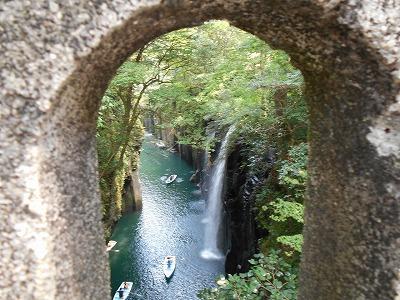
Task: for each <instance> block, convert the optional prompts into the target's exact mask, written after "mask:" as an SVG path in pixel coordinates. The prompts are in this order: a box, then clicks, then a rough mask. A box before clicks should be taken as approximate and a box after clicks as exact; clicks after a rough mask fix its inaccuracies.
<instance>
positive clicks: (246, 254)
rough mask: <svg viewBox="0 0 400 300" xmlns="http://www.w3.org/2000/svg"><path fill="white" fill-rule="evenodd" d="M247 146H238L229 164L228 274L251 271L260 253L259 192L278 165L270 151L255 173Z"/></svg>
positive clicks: (227, 214) (226, 267)
mask: <svg viewBox="0 0 400 300" xmlns="http://www.w3.org/2000/svg"><path fill="white" fill-rule="evenodd" d="M249 161H250V158H249V157H248V154H247V151H246V146H245V145H244V144H242V143H241V142H237V143H235V145H234V149H233V151H232V152H231V153H230V155H229V157H228V161H227V173H226V175H227V180H226V187H225V191H226V193H225V198H224V204H225V211H226V228H227V232H226V233H227V245H228V250H227V255H226V262H225V271H226V273H229V274H233V273H238V272H246V271H248V269H249V267H250V264H249V262H248V260H249V259H250V258H251V257H252V256H253V255H254V254H255V252H256V250H257V241H258V239H259V238H260V234H261V233H260V231H259V229H258V228H257V226H256V222H255V218H256V208H255V200H256V194H257V191H258V189H259V188H260V187H261V186H262V185H263V184H264V182H265V180H266V179H267V177H268V174H269V171H270V169H271V167H272V165H273V162H274V151H272V150H271V151H269V153H266V154H265V155H264V157H263V158H261V159H260V162H259V163H260V164H262V165H263V166H264V168H261V171H258V172H254V171H253V170H252V168H250V167H248V165H249Z"/></svg>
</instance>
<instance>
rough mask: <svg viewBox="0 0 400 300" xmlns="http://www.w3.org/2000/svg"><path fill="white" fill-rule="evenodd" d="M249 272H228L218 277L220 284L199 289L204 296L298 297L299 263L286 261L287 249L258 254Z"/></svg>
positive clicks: (213, 298) (214, 299) (287, 299)
mask: <svg viewBox="0 0 400 300" xmlns="http://www.w3.org/2000/svg"><path fill="white" fill-rule="evenodd" d="M249 262H250V264H251V265H252V267H251V269H250V271H248V272H247V273H240V274H238V275H237V274H235V275H228V277H227V278H225V277H223V278H220V279H218V280H217V284H218V288H212V289H205V290H203V291H201V292H200V293H199V295H198V296H199V298H200V299H204V300H225V299H226V300H228V299H229V300H230V299H251V300H261V299H275V300H294V299H296V295H297V292H296V291H297V285H298V283H297V273H298V269H297V267H295V266H293V265H291V264H289V263H288V262H287V261H285V259H284V256H283V253H282V252H280V251H276V250H271V251H270V253H269V254H268V255H263V254H262V253H259V254H256V255H254V258H252V259H250V260H249Z"/></svg>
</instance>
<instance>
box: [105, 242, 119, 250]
mask: <svg viewBox="0 0 400 300" xmlns="http://www.w3.org/2000/svg"><path fill="white" fill-rule="evenodd" d="M116 244H117V242H116V241H109V242H108V244H107V252H108V251H110V250H111V249H112V248H113V247H114V246H115V245H116Z"/></svg>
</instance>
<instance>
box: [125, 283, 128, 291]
mask: <svg viewBox="0 0 400 300" xmlns="http://www.w3.org/2000/svg"><path fill="white" fill-rule="evenodd" d="M127 288H128V283H127V282H126V281H125V282H124V289H125V290H126V289H127Z"/></svg>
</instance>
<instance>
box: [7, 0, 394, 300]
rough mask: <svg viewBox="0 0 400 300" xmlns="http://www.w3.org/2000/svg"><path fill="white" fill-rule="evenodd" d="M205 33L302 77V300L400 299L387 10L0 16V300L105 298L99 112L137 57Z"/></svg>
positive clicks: (315, 1)
mask: <svg viewBox="0 0 400 300" xmlns="http://www.w3.org/2000/svg"><path fill="white" fill-rule="evenodd" d="M209 19H228V20H230V21H231V22H232V24H234V25H236V26H238V27H240V28H242V29H245V30H247V31H249V32H252V33H254V34H256V35H257V36H259V37H260V38H262V39H264V40H265V41H267V42H268V43H270V44H271V45H272V46H274V47H278V48H281V49H284V50H286V51H287V52H288V54H289V55H290V56H291V57H292V59H293V63H294V64H295V65H296V66H297V67H298V68H300V69H301V70H302V72H303V74H304V76H305V78H306V82H307V93H308V95H309V104H310V111H311V129H310V138H311V151H310V152H311V158H310V174H311V179H310V182H309V193H308V194H309V199H308V200H307V203H306V226H305V232H304V233H305V245H304V255H303V261H302V266H301V288H300V295H299V299H398V297H400V291H399V290H400V287H399V281H400V278H399V277H400V274H399V267H400V253H399V251H400V235H399V225H400V224H399V223H400V218H399V216H400V214H399V207H400V204H399V203H400V187H399V178H400V171H399V169H400V167H399V164H400V162H399V160H400V151H399V149H400V141H399V139H400V138H399V130H400V114H399V110H400V60H399V57H400V40H399V39H400V34H399V33H400V30H399V24H400V3H399V2H398V1H397V0H391V1H386V0H368V1H361V0H353V1H350V0H349V1H344V0H343V1H339V0H337V1H336V0H301V1H291V0H282V1H275V0H264V1H262V0H242V1H240V0H205V1H189V0H163V1H156V0H154V1H136V0H131V1H117V0H115V1H111V0H109V1H106V0H98V1H94V0H86V1H79V0H70V1H61V0H59V1H45V0H38V1H24V0H14V1H13V0H12V1H7V2H4V3H2V4H1V8H0V33H1V34H0V52H1V53H2V59H1V60H0V70H1V71H0V72H1V73H0V77H1V85H0V95H1V100H0V165H1V168H0V244H1V248H0V266H1V267H0V278H1V280H0V290H1V293H0V299H9V298H11V297H13V298H15V296H13V295H15V291H16V290H18V296H17V298H19V299H81V298H86V299H89V298H92V299H107V298H108V297H109V291H110V288H109V273H108V265H107V257H106V253H105V249H104V248H105V245H104V241H103V233H102V229H101V222H100V201H99V191H98V183H97V179H96V178H97V169H96V151H95V139H94V136H95V120H96V113H97V109H98V106H99V101H100V99H101V96H102V94H103V92H104V90H105V88H106V85H107V82H108V81H109V80H110V79H111V77H112V75H113V72H115V70H116V69H117V68H118V66H119V65H120V64H121V63H122V62H123V61H124V59H125V58H127V56H128V55H129V54H130V53H132V52H133V51H134V50H136V49H138V48H139V47H141V46H143V45H144V44H145V43H146V42H148V41H150V40H151V39H153V38H154V37H157V36H159V35H160V34H163V33H166V32H169V31H171V30H174V29H177V28H181V27H185V26H193V25H196V24H199V23H201V22H202V21H204V20H209ZM396 295H397V296H396ZM396 297H397V298H396Z"/></svg>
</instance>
